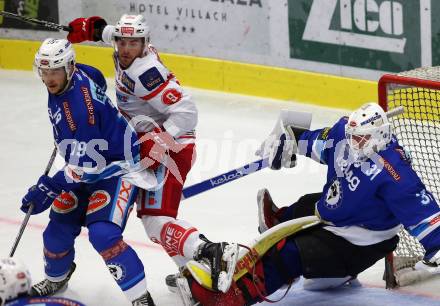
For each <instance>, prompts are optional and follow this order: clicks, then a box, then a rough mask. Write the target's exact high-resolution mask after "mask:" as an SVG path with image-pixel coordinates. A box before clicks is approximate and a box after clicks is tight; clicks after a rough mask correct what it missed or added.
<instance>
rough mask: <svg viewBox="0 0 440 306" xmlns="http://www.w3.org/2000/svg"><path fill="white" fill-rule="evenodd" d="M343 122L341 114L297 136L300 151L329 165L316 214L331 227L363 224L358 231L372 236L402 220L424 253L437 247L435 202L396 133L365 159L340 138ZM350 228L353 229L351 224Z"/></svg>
mask: <svg viewBox="0 0 440 306" xmlns="http://www.w3.org/2000/svg"><path fill="white" fill-rule="evenodd" d="M346 124H347V118H346V117H344V118H341V119H340V120H339V121H338V122H337V123H336V124H335V125H334V126H333V127H331V128H324V129H319V130H315V131H306V132H304V133H303V134H302V135H301V136H300V139H299V142H298V143H299V150H300V151H299V153H300V154H303V155H306V156H308V157H311V158H313V159H315V160H317V161H319V162H321V163H323V164H326V165H327V166H328V170H327V182H326V184H325V185H324V188H323V194H322V197H321V198H320V200H319V201H318V203H317V204H316V212H317V214H318V215H319V216H320V217H321V218H322V220H323V221H325V222H327V224H329V225H330V226H329V228H330V230H331V231H334V232H336V233H337V232H338V230H339V229H341V228H344V227H346V228H350V227H356V228H360V229H362V230H363V229H365V230H366V231H362V230H361V231H358V232H357V233H358V234H362V235H364V234H365V233H367V236H369V235H371V237H374V236H375V235H376V234H377V233H385V236H383V237H384V238H390V237H386V234H387V233H388V234H389V231H390V230H391V232H392V235H394V234H395V232H393V229H397V230H398V228H399V226H398V225H399V224H403V226H404V227H405V228H406V229H407V230H408V231H409V232H410V233H411V234H412V235H413V236H415V237H417V238H418V240H419V241H420V242H421V243H422V245H423V246H424V247H425V249H426V250H427V253H429V252H430V251H435V250H436V249H438V246H440V207H439V205H438V204H437V202H436V200H435V198H434V197H433V195H432V194H431V193H430V192H429V191H428V190H426V188H425V185H424V184H423V183H422V181H421V180H420V178H419V177H418V175H417V174H416V172H415V171H414V170H413V169H412V167H411V161H410V158H409V156H408V154H406V152H405V151H404V150H403V148H402V147H401V146H400V145H399V144H398V142H397V139H396V138H395V137H393V139H392V141H391V143H390V144H389V145H388V146H387V148H386V149H385V150H382V151H380V152H379V153H378V154H376V155H375V156H373V157H371V158H370V159H368V160H366V161H365V162H359V161H355V160H354V159H353V158H352V155H350V154H349V146H348V143H347V141H346V138H345V125H346ZM350 156H351V157H350ZM332 226H333V227H332ZM396 232H397V231H396ZM351 234H354V235H356V230H355V231H353V233H351ZM348 235H350V234H348ZM342 236H344V235H342ZM379 237H380V235H379ZM357 238H362V239H367V240H368V239H369V237H357ZM355 240H356V239H355ZM375 242H378V241H374V243H375Z"/></svg>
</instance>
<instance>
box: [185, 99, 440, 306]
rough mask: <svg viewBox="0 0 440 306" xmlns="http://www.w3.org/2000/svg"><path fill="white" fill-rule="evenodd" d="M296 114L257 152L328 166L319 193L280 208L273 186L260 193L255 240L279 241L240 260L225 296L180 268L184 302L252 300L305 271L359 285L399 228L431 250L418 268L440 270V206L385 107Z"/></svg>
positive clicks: (329, 284) (315, 285)
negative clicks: (324, 115) (311, 124)
mask: <svg viewBox="0 0 440 306" xmlns="http://www.w3.org/2000/svg"><path fill="white" fill-rule="evenodd" d="M291 117H292V118H293V117H294V115H293V114H292V116H291ZM299 117H300V116H298V115H297V118H296V119H292V118H290V119H292V120H290V119H289V120H290V121H291V123H285V122H283V120H284V119H285V118H287V116H284V117H283V116H280V120H278V122H277V125H276V126H275V128H274V131H273V132H272V134H271V135H270V137H269V138H268V139H267V140H266V141H265V142H264V143H263V145H262V147H261V149H260V150H259V153H258V154H259V155H260V156H261V157H267V158H268V163H269V165H270V167H271V168H272V169H275V170H277V169H281V168H282V167H290V168H291V167H293V166H295V165H296V161H297V160H296V155H297V154H300V155H304V156H307V157H309V158H312V159H314V160H316V161H318V162H320V163H322V164H326V165H327V181H326V183H325V185H324V187H323V189H322V191H321V192H317V193H312V194H306V195H304V196H302V197H301V198H300V199H299V200H298V201H296V202H295V203H294V204H292V205H290V206H287V207H282V208H278V207H277V206H276V205H275V204H274V203H273V201H272V199H271V197H270V194H269V192H268V191H267V189H262V190H260V191H259V193H258V216H259V230H260V232H261V233H263V234H262V236H261V237H259V238H257V239H255V241H259V239H264V237H267V235H268V234H270V235H272V236H271V237H272V238H271V239H272V240H273V241H272V242H274V243H273V244H271V245H273V246H272V247H271V248H270V249H269V250H267V251H264V252H261V253H260V254H259V256H261V258H259V259H258V260H257V261H256V262H255V263H252V264H253V266H252V267H248V266H247V264H248V262H246V258H247V257H246V256H243V257H241V258H240V259H239V260H238V264H237V267H236V271H245V272H243V274H236V275H235V277H234V282H233V283H232V285H231V288H230V289H229V291H228V292H226V293H221V292H214V291H212V290H208V289H206V286H207V285H206V283H203V282H202V281H200V280H199V279H200V278H197V277H194V275H195V274H193V271H192V270H188V271H191V273H185V272H183V273H182V274H181V275H180V276H179V277H178V278H177V280H176V284H177V287H178V290H179V292H180V296H181V297H182V301H183V303H184V304H185V305H195V304H196V303H200V304H202V305H205V306H214V305H228V306H242V305H252V304H255V303H257V302H260V301H263V300H267V299H266V297H267V296H269V295H270V294H272V293H273V292H275V291H276V290H278V289H279V288H281V287H282V286H283V285H289V284H292V283H293V282H294V281H296V280H298V279H299V277H300V276H303V277H304V278H305V279H306V280H305V281H304V289H309V290H326V289H331V288H335V287H338V286H341V285H343V284H345V283H347V282H353V281H355V279H356V278H357V275H358V274H359V273H361V272H362V271H364V270H366V269H367V268H369V267H371V266H372V265H373V264H374V263H376V262H377V261H378V260H380V259H382V258H384V257H385V256H386V255H388V254H389V253H390V252H392V251H393V250H394V249H395V248H396V246H397V244H398V241H399V238H398V236H397V233H398V232H399V230H400V229H401V227H402V225H403V226H404V227H405V229H406V230H407V231H408V232H409V233H410V234H411V235H413V236H414V237H416V238H417V239H418V240H419V241H420V243H421V244H422V245H423V247H424V248H425V250H426V253H425V257H424V259H423V261H420V262H418V263H417V264H416V269H420V270H427V271H430V273H438V271H439V270H440V207H439V205H438V203H437V202H436V199H435V197H434V196H433V194H431V193H430V192H429V191H428V190H427V189H426V187H425V185H424V184H423V183H422V181H421V180H420V178H419V177H418V175H417V174H416V172H415V171H414V170H413V169H412V168H411V158H410V157H409V155H408V154H407V153H406V152H405V151H404V149H403V148H402V147H401V146H400V145H399V143H398V141H397V139H396V138H395V137H394V136H393V134H392V128H391V124H390V122H389V120H388V118H387V114H386V113H385V112H384V111H383V109H382V108H381V107H380V106H379V105H378V104H375V103H367V104H365V105H363V106H362V107H361V108H359V109H358V110H356V111H354V112H353V113H352V114H351V115H350V117H348V118H347V117H343V118H341V119H340V120H338V121H337V122H336V123H335V124H334V125H333V126H332V127H329V128H323V129H318V130H309V129H308V126H307V127H305V126H301V125H298V124H296V125H295V120H298V118H299ZM283 118H284V119H283ZM285 121H288V120H287V119H286V120H285ZM288 184H290V186H291V184H292V183H288ZM291 187H292V186H291ZM293 187H295V186H293ZM298 188H300V186H298ZM316 217H317V218H316ZM310 218H312V221H313V220H317V221H319V224H318V225H314V226H312V227H310V226H309V227H308V228H307V229H305V230H300V231H297V230H296V232H293V233H292V234H290V235H289V236H288V237H287V238H284V239H283V238H282V237H283V236H282V235H281V233H280V234H279V237H280V238H279V239H278V240H279V241H278V243H277V240H276V239H274V237H278V236H276V235H275V234H276V233H277V230H278V231H280V229H281V230H283V226H285V225H286V224H290V226H292V225H295V224H300V223H301V222H306V221H307V220H310ZM307 222H310V221H307ZM284 230H285V228H284ZM253 247H254V248H256V246H253ZM188 269H190V268H188ZM244 273H245V274H244Z"/></svg>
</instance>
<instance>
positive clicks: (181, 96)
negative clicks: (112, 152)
mask: <svg viewBox="0 0 440 306" xmlns="http://www.w3.org/2000/svg"><path fill="white" fill-rule="evenodd" d="M113 31H114V26H111V25H107V26H106V27H105V29H104V31H103V35H102V38H103V41H104V42H106V43H111V34H112V33H113ZM113 58H114V61H115V70H116V71H115V78H116V98H117V105H118V108H119V110H120V111H121V113H122V114H123V115H124V116H125V117H126V118H127V120H129V121H130V123H131V124H132V126H133V127H134V128H135V130H136V131H137V132H149V131H151V130H153V129H154V128H155V127H157V126H163V127H164V128H165V129H166V131H167V132H168V133H170V134H171V135H172V136H173V137H174V138H176V140H177V141H178V142H179V143H191V142H194V138H195V136H194V129H195V127H196V125H197V108H196V106H195V103H194V102H193V100H192V98H191V96H190V95H189V93H188V92H187V91H186V90H185V89H183V88H182V87H181V86H180V84H179V82H178V80H177V79H176V77H175V76H174V75H173V74H172V73H171V72H170V71H169V70H168V69H167V68H166V67H165V66H164V65H163V63H162V62H161V61H160V58H159V55H158V53H157V51H156V49H155V48H154V47H153V46H152V45H151V44H149V45H148V48H147V52H146V54H145V55H144V56H143V57H142V58H136V59H135V60H134V61H133V63H132V64H131V65H130V67H128V68H127V69H122V68H121V67H120V65H119V62H118V58H117V55H116V54H114V56H113Z"/></svg>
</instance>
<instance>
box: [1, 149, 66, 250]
mask: <svg viewBox="0 0 440 306" xmlns="http://www.w3.org/2000/svg"><path fill="white" fill-rule="evenodd" d="M56 155H57V147H56V146H55V148H54V149H53V151H52V155H51V156H50V159H49V162H48V163H47V166H46V170H44V175H48V174H49V171H50V168H52V165H53V162H54V160H55V157H56ZM33 210H34V204H33V203H31V204H30V205H29V209H28V211H27V213H26V216H25V217H24V219H23V222H22V223H21V226H20V230H19V231H18V235H17V237H16V238H15V241H14V244H13V245H12V249H11V252H9V257H12V256H14V253H15V250H16V249H17V246H18V243H19V242H20V239H21V236H22V235H23V232H24V230H25V228H26V226H27V223H28V221H29V218H30V216H31V214H32V211H33Z"/></svg>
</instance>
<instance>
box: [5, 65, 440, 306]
mask: <svg viewBox="0 0 440 306" xmlns="http://www.w3.org/2000/svg"><path fill="white" fill-rule="evenodd" d="M113 88H114V86H113V82H112V80H109V89H108V90H107V94H108V95H109V96H110V97H111V99H112V100H113V101H114V100H115V94H114V89H113ZM189 90H190V92H191V93H192V94H193V97H194V99H195V101H196V103H197V105H198V108H199V124H198V127H197V155H198V156H197V161H196V164H195V166H194V168H193V170H192V171H191V172H190V175H189V177H188V180H187V185H190V184H193V183H196V182H199V181H201V180H203V179H206V178H209V177H212V176H215V175H217V174H220V173H222V172H225V171H227V170H230V169H233V168H236V167H238V166H241V165H243V164H246V163H248V162H250V161H253V160H256V159H257V158H256V157H255V156H254V152H255V149H256V148H257V147H258V146H259V144H260V142H261V141H262V140H263V139H264V138H265V137H266V136H267V135H268V134H269V132H270V131H271V130H272V127H273V125H274V123H275V121H276V119H277V117H278V113H279V111H280V109H293V110H298V111H308V112H312V113H313V121H312V128H319V127H323V126H327V125H331V124H333V123H334V122H335V121H336V120H337V119H338V118H339V117H340V116H342V115H345V114H348V113H349V111H347V110H335V109H328V108H322V107H315V106H310V105H305V104H299V103H294V102H282V101H277V100H270V99H262V98H255V97H250V96H241V95H232V94H225V93H218V92H212V91H205V90H198V89H192V88H190V89H189ZM0 92H1V100H0V103H1V114H2V118H3V119H2V120H1V121H0V165H1V172H0V198H1V204H0V205H1V206H0V207H1V210H0V249H1V252H0V256H1V257H7V256H8V254H9V251H10V249H11V246H12V243H13V241H14V239H15V237H16V235H17V232H18V229H19V225H20V224H21V222H22V220H23V217H24V214H23V213H22V212H21V211H20V210H19V207H20V203H21V198H22V196H23V195H24V194H25V193H26V191H27V188H29V187H30V186H31V185H33V184H35V183H36V180H37V179H38V177H39V176H40V175H41V174H42V173H43V171H44V168H45V167H46V164H47V162H48V159H49V157H50V154H51V152H52V148H53V138H52V131H51V126H50V123H49V119H48V114H47V92H46V89H45V87H44V85H43V84H42V83H41V81H40V80H39V79H38V78H37V77H36V76H35V75H34V74H33V73H31V72H20V71H7V70H0ZM57 165H60V163H57ZM52 173H53V172H52ZM324 180H325V167H324V166H322V165H319V164H316V163H314V162H313V161H309V160H307V159H305V158H302V157H299V159H298V166H297V167H296V168H293V169H289V170H282V171H271V170H269V169H265V170H263V171H260V172H258V173H255V174H252V175H249V176H247V177H245V178H241V179H239V180H236V181H234V182H232V183H228V184H226V185H224V186H221V187H219V188H217V189H214V190H211V191H207V192H205V193H203V194H200V195H198V196H195V197H194V198H190V199H187V200H185V201H184V202H182V204H181V209H180V215H179V217H180V218H182V219H185V220H187V221H189V222H191V223H192V224H193V225H194V226H196V227H197V228H198V229H199V230H200V232H201V233H204V234H205V235H206V236H207V237H208V238H209V239H211V240H213V241H236V242H240V243H247V242H248V241H250V240H251V239H252V238H253V237H255V236H256V235H257V234H258V233H257V213H256V212H257V209H256V208H257V207H256V194H257V191H258V190H259V189H260V188H263V187H266V188H268V189H269V190H270V192H271V193H272V196H273V199H274V201H275V202H276V203H277V204H278V205H279V206H282V205H287V204H290V203H293V202H295V201H296V200H297V199H298V197H300V196H301V195H303V194H305V193H309V192H318V191H320V190H321V187H322V185H323V184H324ZM47 222H48V212H47V211H46V212H45V213H42V214H40V215H35V216H32V217H31V219H30V222H29V225H28V227H27V228H26V231H25V233H24V235H23V238H22V240H21V242H20V244H19V246H18V250H17V252H16V255H15V256H16V257H18V258H20V259H22V260H23V261H24V262H25V263H26V264H27V266H28V267H29V270H30V272H31V274H32V277H33V281H34V282H37V281H40V280H41V279H42V278H43V255H42V248H43V246H42V232H43V230H44V228H45V225H46V224H47ZM124 238H125V240H126V241H127V242H128V243H129V244H130V245H131V246H133V247H134V249H135V250H136V251H137V253H138V255H139V256H140V258H141V259H142V261H143V263H144V265H145V270H146V274H147V281H148V287H149V290H150V292H151V294H152V296H153V298H154V300H155V302H156V304H157V305H181V303H180V300H179V299H178V297H177V296H176V295H173V294H172V293H170V292H168V290H167V288H166V286H165V283H164V278H165V276H166V275H167V274H171V273H175V272H176V267H175V265H174V263H173V262H172V261H171V259H169V257H168V256H167V255H166V253H165V252H164V251H162V249H161V248H160V247H159V246H158V245H155V244H153V243H152V242H151V241H149V239H148V238H147V236H146V234H145V233H144V229H143V227H142V225H141V223H140V221H139V220H138V219H137V218H136V216H135V215H134V214H132V215H131V217H130V220H129V222H128V225H127V228H126V230H125V232H124ZM75 262H76V263H77V265H78V267H77V270H76V271H75V273H74V275H73V276H72V279H71V281H70V283H69V288H68V290H67V291H66V292H64V293H63V294H61V296H64V297H67V298H72V299H75V300H78V301H80V302H83V303H85V304H86V305H88V306H102V305H117V306H125V305H127V306H128V305H130V303H129V302H128V301H127V300H126V299H125V297H124V295H123V294H122V292H121V291H120V290H119V288H118V287H117V285H116V283H114V281H113V279H112V277H111V275H110V274H109V273H108V271H107V268H106V266H105V265H104V263H103V261H102V259H101V257H100V256H99V255H98V254H97V253H96V252H95V250H94V249H93V248H92V246H91V245H90V243H89V241H88V238H87V233H86V231H84V232H83V233H82V234H81V236H80V237H79V238H78V239H77V241H76V259H75ZM382 273H383V262H378V263H377V264H376V265H375V266H373V267H372V268H370V269H368V270H367V271H365V272H364V273H362V274H361V275H360V277H359V279H360V281H361V283H362V285H363V287H361V288H344V289H342V290H338V291H336V292H329V293H317V294H316V293H309V292H305V291H304V290H301V289H300V288H294V289H292V291H291V292H289V294H288V295H287V297H286V299H284V300H282V301H280V302H278V303H276V305H308V306H311V305H369V306H373V305H440V291H439V289H440V279H437V280H431V281H427V282H424V283H421V284H418V285H416V286H410V287H406V288H402V289H399V290H396V291H393V292H390V291H387V290H385V289H383V288H384V282H383V281H382ZM281 295H282V292H277V293H275V294H274V298H276V297H280V296H281ZM268 305H269V304H268Z"/></svg>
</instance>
